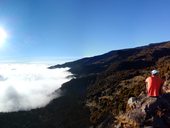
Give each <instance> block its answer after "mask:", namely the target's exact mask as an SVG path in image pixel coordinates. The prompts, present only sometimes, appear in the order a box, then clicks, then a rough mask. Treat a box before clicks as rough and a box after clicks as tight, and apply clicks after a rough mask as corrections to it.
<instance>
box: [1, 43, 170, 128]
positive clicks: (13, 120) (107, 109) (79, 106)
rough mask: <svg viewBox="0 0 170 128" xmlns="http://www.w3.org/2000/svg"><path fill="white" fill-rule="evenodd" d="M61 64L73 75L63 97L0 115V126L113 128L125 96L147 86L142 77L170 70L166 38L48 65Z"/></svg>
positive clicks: (133, 94)
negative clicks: (134, 46)
mask: <svg viewBox="0 0 170 128" xmlns="http://www.w3.org/2000/svg"><path fill="white" fill-rule="evenodd" d="M62 67H70V71H71V72H72V73H73V74H74V76H75V77H73V79H72V80H70V81H69V82H67V83H64V84H63V85H62V87H61V90H62V92H63V96H62V97H60V98H57V99H54V100H53V101H52V102H51V103H50V104H48V105H47V106H46V107H44V108H38V109H34V110H30V111H20V112H13V113H0V127H1V128H11V127H12V128H18V127H22V128H24V127H25V128H88V127H90V126H94V127H100V128H109V127H112V126H113V124H114V121H115V117H116V116H117V115H118V114H119V113H120V112H124V111H125V109H126V103H127V100H128V98H129V97H131V96H138V95H139V94H140V93H141V92H142V91H144V90H145V82H144V80H145V78H146V77H147V76H148V75H149V74H150V71H151V70H152V69H154V68H156V69H158V70H159V71H160V75H161V77H164V74H165V73H167V72H170V71H169V69H170V42H169V41H167V42H162V43H154V44H150V45H147V46H142V47H137V48H130V49H122V50H115V51H111V52H108V53H106V54H103V55H99V56H94V57H89V58H83V59H80V60H77V61H73V62H67V63H65V64H61V65H55V66H51V67H49V69H54V68H62ZM47 75H48V74H47Z"/></svg>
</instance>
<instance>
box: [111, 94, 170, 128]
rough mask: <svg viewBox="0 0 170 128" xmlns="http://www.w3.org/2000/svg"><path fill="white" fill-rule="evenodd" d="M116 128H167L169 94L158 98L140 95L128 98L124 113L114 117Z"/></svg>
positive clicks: (169, 112)
mask: <svg viewBox="0 0 170 128" xmlns="http://www.w3.org/2000/svg"><path fill="white" fill-rule="evenodd" d="M115 123H117V125H116V124H114V127H116V128H141V127H142V128H144V127H149V126H150V127H153V128H169V126H170V93H166V94H163V95H161V96H160V97H158V98H153V97H146V96H144V95H143V96H142V97H141V95H140V96H139V97H137V98H134V97H133V98H132V97H131V98H130V99H129V100H128V103H127V108H126V112H125V113H121V114H119V115H118V116H116V121H115Z"/></svg>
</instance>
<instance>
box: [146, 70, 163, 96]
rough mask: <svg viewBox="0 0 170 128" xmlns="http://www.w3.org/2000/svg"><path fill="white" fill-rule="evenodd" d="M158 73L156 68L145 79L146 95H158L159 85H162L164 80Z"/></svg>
mask: <svg viewBox="0 0 170 128" xmlns="http://www.w3.org/2000/svg"><path fill="white" fill-rule="evenodd" d="M158 74H159V71H158V70H152V71H151V76H150V77H148V78H147V79H146V80H145V82H146V83H147V84H146V90H147V95H148V96H149V97H158V96H159V95H160V90H161V86H162V85H163V83H164V81H163V80H162V79H161V78H160V77H159V76H158Z"/></svg>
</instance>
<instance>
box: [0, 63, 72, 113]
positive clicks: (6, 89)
mask: <svg viewBox="0 0 170 128" xmlns="http://www.w3.org/2000/svg"><path fill="white" fill-rule="evenodd" d="M47 67H48V65H45V64H0V112H12V111H19V110H30V109H33V108H39V107H43V106H45V105H47V104H48V103H49V102H50V101H51V100H52V99H54V98H56V97H59V96H60V92H58V93H53V92H54V91H55V90H57V89H58V88H60V87H61V85H62V84H63V83H65V82H67V81H69V80H70V79H71V78H69V77H67V76H69V75H71V73H70V72H68V71H67V70H68V68H59V69H48V68H47Z"/></svg>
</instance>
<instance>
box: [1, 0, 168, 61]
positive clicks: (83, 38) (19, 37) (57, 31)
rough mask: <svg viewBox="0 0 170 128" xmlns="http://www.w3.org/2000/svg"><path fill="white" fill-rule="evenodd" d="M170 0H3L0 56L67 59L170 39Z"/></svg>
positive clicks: (27, 59)
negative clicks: (3, 39)
mask: <svg viewBox="0 0 170 128" xmlns="http://www.w3.org/2000/svg"><path fill="white" fill-rule="evenodd" d="M169 5H170V0H0V28H3V29H4V30H5V31H6V33H7V38H6V40H5V41H4V43H3V46H1V47H0V62H2V61H10V60H13V61H39V60H44V61H48V60H60V59H61V60H69V59H79V58H82V57H87V56H88V57H89V56H95V55H100V54H103V53H106V52H109V51H111V50H117V49H124V48H133V47H137V46H143V45H147V44H149V43H156V42H162V41H168V40H170V31H169V30H170V16H169V14H170V8H169Z"/></svg>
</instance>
